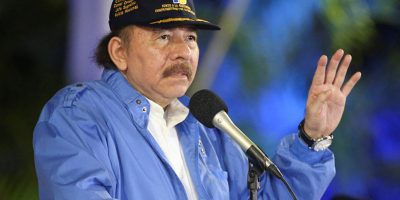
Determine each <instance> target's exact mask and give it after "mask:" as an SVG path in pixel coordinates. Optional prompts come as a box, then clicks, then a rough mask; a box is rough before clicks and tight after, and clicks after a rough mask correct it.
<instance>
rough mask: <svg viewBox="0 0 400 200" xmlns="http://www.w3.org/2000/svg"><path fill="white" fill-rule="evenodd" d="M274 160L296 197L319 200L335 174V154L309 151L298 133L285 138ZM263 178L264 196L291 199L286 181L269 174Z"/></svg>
mask: <svg viewBox="0 0 400 200" xmlns="http://www.w3.org/2000/svg"><path fill="white" fill-rule="evenodd" d="M273 162H274V163H275V165H277V167H278V168H279V169H280V170H281V172H282V173H283V175H284V178H285V179H286V180H287V182H288V183H289V185H290V186H291V187H292V189H293V191H294V193H295V194H296V196H297V198H298V199H299V200H300V199H304V200H319V199H321V197H322V195H323V194H324V192H325V190H326V189H327V187H328V186H329V184H330V182H331V181H332V179H333V177H334V176H335V173H336V171H335V162H334V155H333V153H332V152H331V151H330V150H329V149H327V150H324V151H319V152H316V151H313V150H310V149H309V148H308V147H307V146H306V144H305V143H304V142H302V141H301V140H300V139H299V137H298V136H297V134H293V135H289V136H287V137H285V138H284V139H283V140H282V141H281V143H280V145H279V146H278V149H277V152H276V154H275V156H274V157H273ZM265 176H266V177H263V180H262V185H264V187H263V190H262V191H261V192H260V196H262V197H263V198H262V199H292V197H291V196H290V193H289V191H288V190H287V189H286V187H285V186H284V184H283V183H282V182H281V181H280V180H279V179H277V178H275V177H273V176H272V175H270V174H266V175H265Z"/></svg>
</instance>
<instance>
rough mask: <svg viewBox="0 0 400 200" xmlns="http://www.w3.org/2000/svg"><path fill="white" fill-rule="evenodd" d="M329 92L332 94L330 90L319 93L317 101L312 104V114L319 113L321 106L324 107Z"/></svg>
mask: <svg viewBox="0 0 400 200" xmlns="http://www.w3.org/2000/svg"><path fill="white" fill-rule="evenodd" d="M331 92H332V90H327V91H325V92H322V93H320V94H319V95H318V96H317V100H316V101H315V104H314V106H313V108H312V109H311V110H312V111H313V113H319V111H320V110H321V109H322V106H323V105H324V103H325V101H326V100H327V99H328V97H329V95H330V94H331Z"/></svg>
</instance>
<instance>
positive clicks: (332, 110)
mask: <svg viewBox="0 0 400 200" xmlns="http://www.w3.org/2000/svg"><path fill="white" fill-rule="evenodd" d="M109 24H110V28H111V33H110V34H109V35H108V36H106V37H105V38H104V39H103V40H102V41H101V43H100V44H99V47H98V49H97V53H96V59H97V61H98V62H99V63H100V64H101V65H103V66H104V68H105V69H104V72H103V75H102V78H101V80H99V81H92V82H86V83H78V84H75V85H70V86H67V87H66V88H64V89H62V90H61V91H59V92H58V93H57V94H56V95H55V96H54V97H53V98H52V99H51V100H50V101H49V102H48V103H47V104H46V106H45V107H44V109H43V111H42V114H41V116H40V119H39V121H38V123H37V126H36V128H35V131H34V151H35V164H36V171H37V176H38V180H39V194H40V198H41V199H121V200H122V199H163V200H165V199H167V200H168V199H171V200H173V199H218V200H219V199H248V198H249V192H248V189H247V172H248V160H247V158H246V156H245V155H244V154H243V152H242V151H241V150H240V148H239V147H238V145H236V144H235V143H234V142H233V141H232V140H231V139H230V138H229V136H227V135H226V134H222V133H221V132H220V131H218V130H216V129H209V128H206V127H204V126H203V125H201V124H200V123H199V122H198V121H197V120H196V119H195V118H194V117H193V116H192V115H191V114H190V113H189V110H188V108H187V107H186V106H187V104H188V98H187V97H185V96H184V94H185V92H186V90H187V89H188V87H189V86H190V84H191V83H192V81H193V78H194V76H195V74H196V68H197V64H198V58H199V49H198V46H197V34H196V30H198V29H210V30H218V29H219V27H218V26H216V25H214V24H211V23H209V22H207V21H205V20H202V19H198V18H197V17H196V15H195V11H194V7H193V2H192V1H191V0H188V1H186V0H180V1H175V0H174V1H171V0H158V1H147V0H136V1H133V0H114V2H113V4H112V6H111V11H110V21H109ZM350 61H351V56H350V55H346V56H344V52H343V50H338V51H337V52H336V53H335V54H334V55H333V57H332V59H331V60H330V62H329V64H328V59H327V57H326V56H322V57H321V59H320V60H319V62H318V67H317V70H316V72H315V76H314V79H313V82H312V85H311V88H310V91H309V96H308V100H307V107H306V116H305V121H303V122H302V123H301V124H300V126H299V135H297V134H294V135H290V136H288V137H286V138H284V139H283V140H282V143H281V144H280V146H279V147H278V151H277V154H276V155H275V157H274V159H273V160H274V162H275V164H276V165H277V166H278V167H279V168H280V169H281V171H282V173H283V174H284V175H285V177H286V178H287V180H288V182H289V184H290V185H291V186H292V188H293V189H294V192H295V193H296V194H297V196H298V197H299V199H307V200H311V199H320V198H321V196H322V195H323V192H324V191H325V189H326V188H327V186H328V184H329V182H330V181H331V180H332V178H333V176H334V174H335V168H334V160H333V159H334V158H333V154H332V152H331V151H329V150H328V149H326V148H327V147H328V146H329V144H330V142H331V141H332V136H331V134H332V132H333V131H334V130H335V128H336V127H337V125H338V123H339V121H340V119H341V117H342V114H343V110H344V106H345V101H346V97H347V95H348V94H349V93H350V91H351V89H352V88H353V87H354V85H355V84H356V82H357V81H358V80H359V79H360V77H361V74H360V73H359V72H358V73H356V74H354V75H353V76H352V77H351V78H350V80H349V81H347V82H346V83H345V84H343V83H344V78H345V75H346V72H347V69H348V67H349V64H350ZM327 64H328V66H327V67H326V65H327ZM260 179H261V188H260V190H259V197H260V198H261V199H290V195H289V193H288V191H287V190H286V188H285V187H284V185H283V184H282V183H281V182H280V181H279V180H277V179H276V178H274V177H272V176H271V175H270V174H267V173H264V174H263V175H262V176H261V178H260Z"/></svg>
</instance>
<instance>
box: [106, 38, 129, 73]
mask: <svg viewBox="0 0 400 200" xmlns="http://www.w3.org/2000/svg"><path fill="white" fill-rule="evenodd" d="M126 51H127V49H126V48H124V44H123V42H122V40H121V38H119V37H112V38H111V39H110V41H109V42H108V54H109V55H110V58H111V60H112V61H113V62H114V64H115V65H116V67H117V68H118V69H119V70H120V71H125V70H126V69H127V68H128V62H127V58H128V56H127V52H126Z"/></svg>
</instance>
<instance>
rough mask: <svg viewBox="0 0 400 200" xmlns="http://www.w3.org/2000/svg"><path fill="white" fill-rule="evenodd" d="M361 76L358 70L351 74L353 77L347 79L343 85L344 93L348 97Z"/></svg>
mask: <svg viewBox="0 0 400 200" xmlns="http://www.w3.org/2000/svg"><path fill="white" fill-rule="evenodd" d="M360 78H361V72H357V73H355V74H353V76H351V78H350V79H349V80H348V81H347V83H346V84H345V85H344V86H343V88H342V92H343V94H344V95H345V96H346V97H347V96H348V95H349V94H350V92H351V90H352V89H353V87H354V86H355V85H356V83H357V82H358V81H359V80H360Z"/></svg>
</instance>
